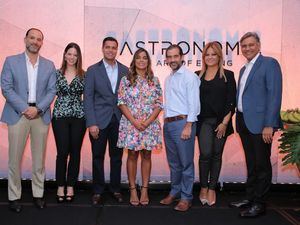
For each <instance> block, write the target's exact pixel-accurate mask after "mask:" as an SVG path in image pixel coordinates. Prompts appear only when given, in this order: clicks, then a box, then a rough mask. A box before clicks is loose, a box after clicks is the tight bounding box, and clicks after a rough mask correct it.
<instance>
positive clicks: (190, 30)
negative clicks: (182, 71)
mask: <svg viewBox="0 0 300 225" xmlns="http://www.w3.org/2000/svg"><path fill="white" fill-rule="evenodd" d="M299 8H300V2H299V1H298V0H273V1H269V0H245V1H239V0H223V1H198V0H190V1H187V0H166V1H163V2H162V1H158V0H153V1H135V0H126V1H125V0H111V1H109V2H108V1H104V0H73V1H68V0H53V1H46V0H39V1H38V0H23V1H18V0H0V34H1V35H0V43H1V44H0V66H1V67H2V65H3V62H4V60H5V57H6V56H8V55H12V54H17V53H19V52H22V51H24V44H23V37H24V34H25V32H26V30H27V29H28V28H30V27H38V28H40V29H41V30H42V31H43V32H44V35H45V40H44V46H43V47H42V50H41V54H42V55H43V56H45V57H47V58H49V59H51V60H53V61H54V63H55V65H56V67H59V66H60V62H61V59H62V52H63V49H64V47H65V46H66V45H67V44H68V43H69V42H71V41H72V42H77V43H78V44H79V45H80V46H81V48H82V51H83V55H84V68H85V69H86V68H87V67H88V66H89V65H91V64H93V63H95V62H97V61H98V60H99V59H100V58H101V57H102V55H101V41H102V39H103V38H104V37H105V36H107V35H112V36H114V37H116V38H117V39H118V40H119V42H120V49H119V52H120V54H119V56H118V60H120V61H121V62H122V63H124V64H125V65H129V63H130V61H131V59H132V56H131V54H130V51H132V52H134V51H135V50H136V44H138V45H139V46H143V47H145V48H146V49H148V50H149V52H150V53H151V57H152V60H153V64H154V68H153V69H154V71H155V74H156V76H158V77H159V78H160V81H161V84H162V85H163V83H164V79H165V77H166V76H167V74H168V73H169V68H168V67H167V66H164V65H163V60H164V56H163V54H162V51H163V49H164V48H165V47H167V46H168V44H167V42H173V43H178V42H179V43H181V46H182V47H183V49H184V51H188V50H189V51H188V53H187V55H186V60H189V61H188V62H189V63H188V66H189V68H190V69H191V70H198V69H199V68H200V63H201V62H200V60H201V52H200V50H199V48H201V49H202V47H203V46H202V45H203V42H207V41H211V40H217V41H219V42H220V43H222V45H223V49H224V54H225V55H226V57H225V61H226V68H228V69H230V70H233V71H234V72H235V76H236V78H237V77H238V71H239V68H240V67H241V66H242V65H243V64H244V59H243V57H242V56H241V54H240V51H239V50H238V46H237V45H236V44H237V42H238V40H239V39H240V37H241V35H242V34H244V33H245V32H247V31H257V32H259V33H260V35H261V42H262V53H263V54H265V55H270V56H273V57H275V58H276V59H278V61H279V62H280V64H281V66H282V71H283V86H284V87H283V104H282V108H283V109H287V108H296V107H299V106H300V101H299V97H300V94H299V91H298V90H299V89H300V82H299V81H300V80H299V76H298V75H299V73H300V67H299V66H298V64H299V62H300V56H299V54H298V52H299V51H300V47H299V46H298V42H299V40H300V29H299V27H300V26H299V25H300V22H299V21H300V11H299ZM226 43H227V44H226ZM124 46H125V47H124ZM226 46H227V50H228V52H226ZM123 47H124V48H123ZM230 47H231V48H232V49H233V50H231V49H230ZM122 50H123V51H122ZM121 51H122V54H121ZM3 105H4V98H3V97H2V96H1V97H0V112H2V109H3ZM160 118H162V115H160ZM278 135H279V134H276V137H278ZM0 138H1V139H0V140H1V141H0V177H7V156H8V143H7V127H6V125H5V124H3V123H1V124H0ZM196 146H197V143H196ZM277 147H278V143H277V141H275V142H274V144H273V150H272V165H273V182H275V183H276V182H284V183H287V182H289V183H299V181H300V179H299V175H298V174H297V171H296V169H295V167H293V166H288V167H282V166H281V156H280V155H278V148H277ZM195 152H196V153H195V163H197V159H198V155H199V153H198V148H196V151H195ZM30 154H31V153H30V148H29V144H28V145H27V148H26V150H25V157H24V160H23V166H22V168H23V170H22V172H23V177H24V178H30V176H31V175H30V173H31V156H30ZM55 157H56V147H55V142H54V138H53V133H52V129H51V128H50V131H49V138H48V145H47V154H46V174H47V179H52V178H54V173H55ZM125 159H126V153H125V154H124V162H125ZM196 168H197V167H196ZM108 172H109V169H108V160H107V161H106V174H107V173H108ZM197 174H198V173H197ZM197 177H198V175H197ZM245 177H246V168H245V163H244V154H243V150H242V148H241V143H240V139H239V137H238V135H237V134H234V135H232V136H230V137H229V138H228V141H227V143H226V146H225V151H224V154H223V167H222V171H221V177H220V180H221V181H222V182H243V181H245ZM90 178H91V151H90V144H89V140H88V138H87V135H86V138H85V140H84V144H83V147H82V163H81V170H80V179H90ZM107 178H108V176H107ZM122 179H123V180H124V181H125V180H126V172H125V167H124V165H123V173H122ZM197 179H198V178H197ZM152 180H154V181H168V180H169V169H168V165H167V161H166V156H165V150H164V149H162V150H161V151H156V152H154V154H153V170H152Z"/></svg>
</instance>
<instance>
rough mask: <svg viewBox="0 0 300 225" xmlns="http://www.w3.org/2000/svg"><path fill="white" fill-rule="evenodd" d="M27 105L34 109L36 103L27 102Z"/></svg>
mask: <svg viewBox="0 0 300 225" xmlns="http://www.w3.org/2000/svg"><path fill="white" fill-rule="evenodd" d="M28 105H29V106H33V107H35V106H36V103H30V102H28Z"/></svg>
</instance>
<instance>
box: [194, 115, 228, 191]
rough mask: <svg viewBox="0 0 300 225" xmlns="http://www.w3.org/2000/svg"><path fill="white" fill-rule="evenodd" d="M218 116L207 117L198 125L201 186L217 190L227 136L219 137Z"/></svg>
mask: <svg viewBox="0 0 300 225" xmlns="http://www.w3.org/2000/svg"><path fill="white" fill-rule="evenodd" d="M216 127H217V118H205V119H203V121H202V122H201V125H200V126H199V127H198V133H197V136H198V143H199V150H200V156H199V175H200V186H201V187H202V188H209V189H211V190H215V189H216V186H217V183H218V180H219V175H220V170H221V166H222V153H223V149H224V144H225V141H226V137H222V138H221V139H219V138H217V136H216V132H215V129H216Z"/></svg>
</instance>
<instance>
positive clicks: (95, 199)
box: [92, 194, 102, 206]
mask: <svg viewBox="0 0 300 225" xmlns="http://www.w3.org/2000/svg"><path fill="white" fill-rule="evenodd" d="M101 202H102V201H101V195H100V194H94V195H93V197H92V205H93V206H97V205H100V204H101Z"/></svg>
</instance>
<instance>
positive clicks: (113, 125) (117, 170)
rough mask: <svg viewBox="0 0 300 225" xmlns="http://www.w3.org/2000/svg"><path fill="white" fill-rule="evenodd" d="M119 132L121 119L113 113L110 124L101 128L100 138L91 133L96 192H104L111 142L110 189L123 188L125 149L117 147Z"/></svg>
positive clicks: (115, 190)
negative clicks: (107, 152) (105, 170)
mask: <svg viewBox="0 0 300 225" xmlns="http://www.w3.org/2000/svg"><path fill="white" fill-rule="evenodd" d="M118 134H119V121H118V119H117V118H116V116H115V115H113V117H112V119H111V121H110V123H109V124H108V126H107V127H106V128H104V129H102V130H100V133H99V138H98V139H96V140H95V139H94V138H93V137H92V136H91V135H90V140H91V143H92V153H93V189H94V193H95V194H102V193H103V191H104V186H105V178H104V156H105V151H106V146H107V141H108V143H109V156H110V191H111V192H120V190H121V188H120V186H121V167H122V156H123V149H121V148H117V146H116V145H117V141H118Z"/></svg>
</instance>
